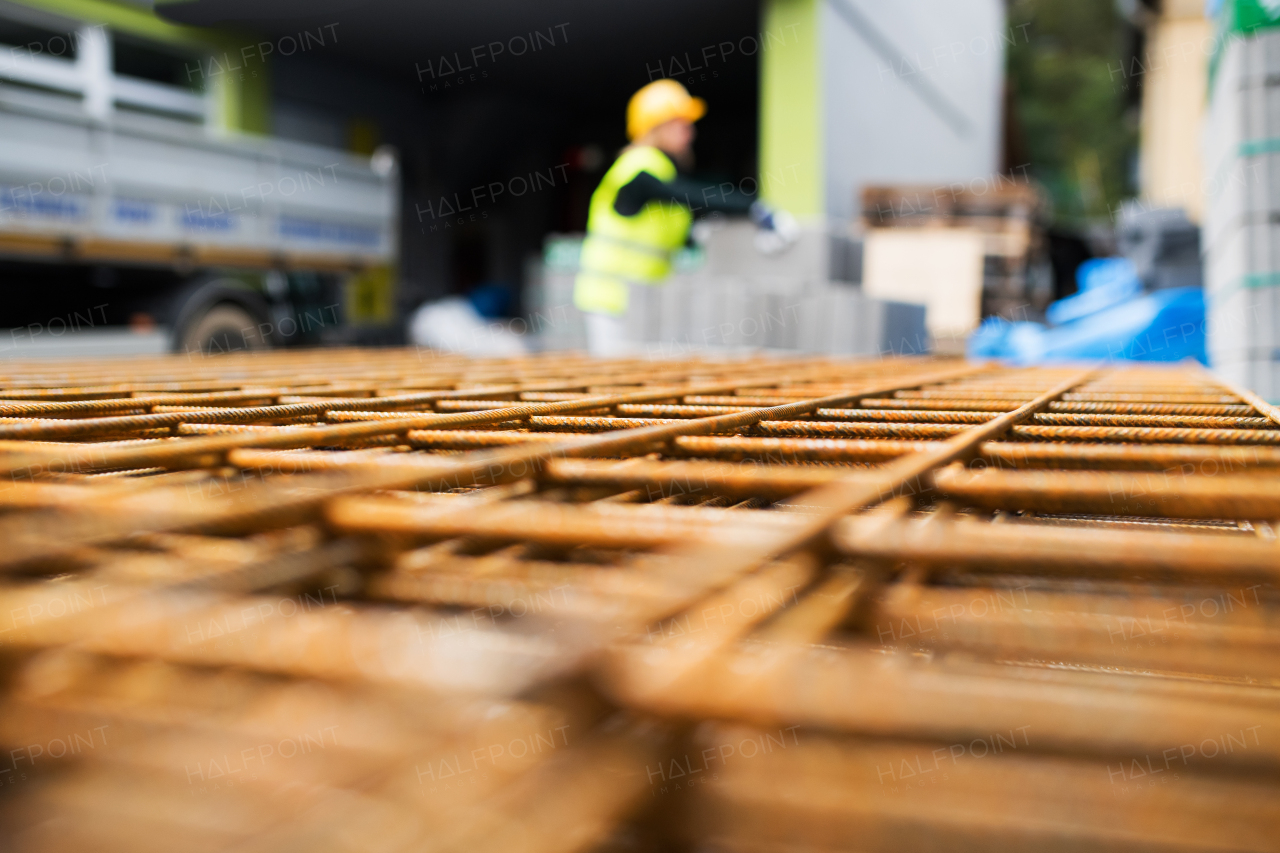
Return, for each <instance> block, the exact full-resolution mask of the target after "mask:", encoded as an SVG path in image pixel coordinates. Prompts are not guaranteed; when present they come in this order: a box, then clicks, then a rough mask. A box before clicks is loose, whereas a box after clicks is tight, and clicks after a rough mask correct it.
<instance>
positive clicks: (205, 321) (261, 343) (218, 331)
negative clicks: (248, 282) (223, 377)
mask: <svg viewBox="0 0 1280 853" xmlns="http://www.w3.org/2000/svg"><path fill="white" fill-rule="evenodd" d="M270 347H271V345H270V344H269V343H268V342H267V341H266V339H265V338H263V336H262V333H261V331H259V329H258V321H257V320H256V319H254V317H253V315H252V314H250V313H249V312H248V311H246V310H245V309H243V308H241V307H240V306H239V305H233V304H232V303H230V302H222V303H219V304H217V305H214V306H212V307H211V308H209V310H207V311H205V312H204V314H203V315H201V316H200V317H197V318H196V319H195V321H194V322H191V323H188V324H187V327H186V329H185V330H184V331H183V333H182V337H181V338H180V339H179V340H178V351H179V352H186V353H195V352H199V353H201V354H203V355H217V354H218V353H223V352H235V351H236V350H263V349H270Z"/></svg>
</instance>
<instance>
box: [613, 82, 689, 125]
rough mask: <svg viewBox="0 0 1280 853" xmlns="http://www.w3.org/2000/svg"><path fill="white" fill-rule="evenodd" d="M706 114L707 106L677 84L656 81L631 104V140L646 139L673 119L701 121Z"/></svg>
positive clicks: (629, 123)
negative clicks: (650, 132) (650, 133)
mask: <svg viewBox="0 0 1280 853" xmlns="http://www.w3.org/2000/svg"><path fill="white" fill-rule="evenodd" d="M706 114H707V102H706V101H704V100H702V98H694V97H692V96H690V95H689V93H688V92H687V91H686V90H685V88H684V86H681V85H680V84H679V83H677V82H676V81H675V80H654V81H653V82H652V83H650V84H649V85H648V86H645V87H644V88H643V89H641V90H640V91H638V92H636V93H635V94H634V95H632V96H631V101H630V102H629V103H628V104H627V138H628V139H635V138H637V137H640V136H644V135H645V134H646V133H648V132H649V131H651V130H653V129H654V128H655V127H657V126H658V125H660V124H664V123H666V122H669V121H671V120H672V119H673V118H682V119H685V120H686V121H697V120H698V119H700V118H702V117H703V116H704V115H706Z"/></svg>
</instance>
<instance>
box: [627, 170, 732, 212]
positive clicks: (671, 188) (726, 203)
mask: <svg viewBox="0 0 1280 853" xmlns="http://www.w3.org/2000/svg"><path fill="white" fill-rule="evenodd" d="M651 201H666V202H671V203H672V204H680V205H684V206H685V207H687V208H689V210H691V211H692V212H693V214H694V215H695V216H700V215H705V214H708V213H737V214H742V215H746V214H747V213H748V212H749V211H750V210H751V205H752V203H753V202H754V201H755V197H754V196H749V195H747V194H746V193H744V192H740V191H739V190H738V188H737V187H735V186H733V185H732V184H730V185H728V189H725V188H724V185H717V184H703V183H699V182H698V181H692V180H689V179H688V178H682V177H679V176H677V177H675V178H674V179H672V180H670V181H663V180H661V179H659V178H658V177H656V176H654V175H653V174H651V173H650V172H641V173H640V174H638V175H636V176H635V177H634V178H632V179H631V181H630V182H629V183H628V184H626V185H625V186H623V187H622V189H620V190H618V197H617V198H616V199H615V200H614V202H613V209H614V210H616V211H617V212H618V213H619V214H621V215H622V216H635V215H636V214H637V213H639V212H640V210H641V208H643V207H644V206H645V205H646V204H648V203H649V202H651Z"/></svg>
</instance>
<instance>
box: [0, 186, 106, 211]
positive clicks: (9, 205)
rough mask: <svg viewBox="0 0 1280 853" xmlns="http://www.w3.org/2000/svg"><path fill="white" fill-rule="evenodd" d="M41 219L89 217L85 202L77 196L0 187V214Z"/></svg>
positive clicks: (29, 188) (26, 188)
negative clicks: (8, 213) (10, 213)
mask: <svg viewBox="0 0 1280 853" xmlns="http://www.w3.org/2000/svg"><path fill="white" fill-rule="evenodd" d="M9 211H12V212H14V213H16V214H17V215H18V216H34V217H39V218H41V219H84V218H85V217H87V216H88V215H89V204H88V202H87V200H85V199H83V198H81V197H79V196H71V195H53V194H51V193H46V192H42V191H36V192H33V191H32V189H31V187H27V186H18V187H0V213H7V212H9Z"/></svg>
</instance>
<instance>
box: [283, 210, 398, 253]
mask: <svg viewBox="0 0 1280 853" xmlns="http://www.w3.org/2000/svg"><path fill="white" fill-rule="evenodd" d="M280 236H281V237H293V238H295V239H298V240H318V241H322V242H326V243H350V244H353V245H356V246H377V245H378V243H379V242H380V238H379V235H378V229H376V228H368V227H365V226H363V225H351V224H348V223H345V222H325V221H323V220H320V219H303V218H301V217H297V216H281V217H280Z"/></svg>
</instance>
